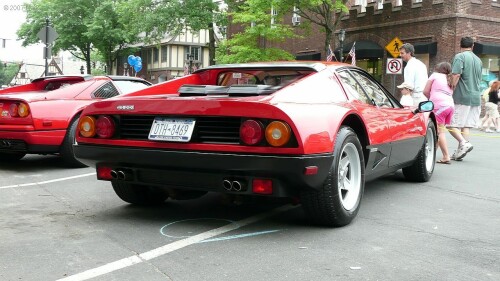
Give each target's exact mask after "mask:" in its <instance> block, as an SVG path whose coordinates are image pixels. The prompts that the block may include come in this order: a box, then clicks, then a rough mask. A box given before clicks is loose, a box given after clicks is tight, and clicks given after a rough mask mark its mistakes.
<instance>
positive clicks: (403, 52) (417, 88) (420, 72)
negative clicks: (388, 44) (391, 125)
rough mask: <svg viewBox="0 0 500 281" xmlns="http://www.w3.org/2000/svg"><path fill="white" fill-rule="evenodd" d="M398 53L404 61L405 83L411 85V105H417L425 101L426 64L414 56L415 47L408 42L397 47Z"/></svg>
mask: <svg viewBox="0 0 500 281" xmlns="http://www.w3.org/2000/svg"><path fill="white" fill-rule="evenodd" d="M399 55H400V56H401V58H402V59H403V61H405V62H406V67H405V68H404V79H405V81H404V82H405V83H407V84H409V85H413V93H412V94H411V96H412V98H413V105H415V106H418V104H419V103H420V102H421V101H426V100H427V98H426V97H425V96H424V88H425V84H427V79H428V78H429V77H428V76H427V66H425V64H424V63H423V62H421V61H420V60H419V59H417V58H415V57H414V55H415V47H413V45H412V44H410V43H405V44H403V45H402V46H401V47H400V48H399Z"/></svg>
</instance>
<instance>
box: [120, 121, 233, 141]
mask: <svg viewBox="0 0 500 281" xmlns="http://www.w3.org/2000/svg"><path fill="white" fill-rule="evenodd" d="M155 117H156V116H154V115H121V116H120V117H119V120H120V126H119V128H120V138H121V139H128V140H147V139H148V135H149V130H150V129H151V125H152V124H153V120H154V119H155ZM162 117H166V116H162ZM169 117H171V116H169ZM185 117H189V118H194V119H195V120H196V123H195V128H194V131H193V136H192V137H191V141H190V142H199V143H225V144H239V142H240V123H241V118H239V117H206V116H203V117H200V116H197V117H191V116H183V118H185Z"/></svg>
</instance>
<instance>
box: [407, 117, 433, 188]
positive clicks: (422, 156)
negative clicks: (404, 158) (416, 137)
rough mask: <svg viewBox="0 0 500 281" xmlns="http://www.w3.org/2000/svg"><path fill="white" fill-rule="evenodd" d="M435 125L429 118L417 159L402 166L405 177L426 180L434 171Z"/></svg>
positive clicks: (416, 180)
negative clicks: (408, 164) (406, 165)
mask: <svg viewBox="0 0 500 281" xmlns="http://www.w3.org/2000/svg"><path fill="white" fill-rule="evenodd" d="M436 145H437V142H436V126H435V125H434V122H432V121H431V120H429V124H428V125H427V132H426V134H425V139H424V144H423V145H422V148H421V149H420V151H419V153H418V156H417V159H415V162H413V164H412V165H411V166H409V167H406V168H403V175H404V176H405V178H406V179H408V180H410V181H415V182H426V181H429V179H430V178H431V176H432V173H433V172H434V165H435V163H436Z"/></svg>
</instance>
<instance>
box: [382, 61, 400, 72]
mask: <svg viewBox="0 0 500 281" xmlns="http://www.w3.org/2000/svg"><path fill="white" fill-rule="evenodd" d="M386 73H387V74H403V59H387V68H386Z"/></svg>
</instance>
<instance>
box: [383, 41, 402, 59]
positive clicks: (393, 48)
mask: <svg viewBox="0 0 500 281" xmlns="http://www.w3.org/2000/svg"><path fill="white" fill-rule="evenodd" d="M401 45H403V41H401V40H399V38H398V37H394V38H393V39H392V40H391V42H389V44H387V45H386V46H385V49H386V50H387V51H388V52H389V53H390V54H391V55H392V57H394V58H397V57H399V48H401Z"/></svg>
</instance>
